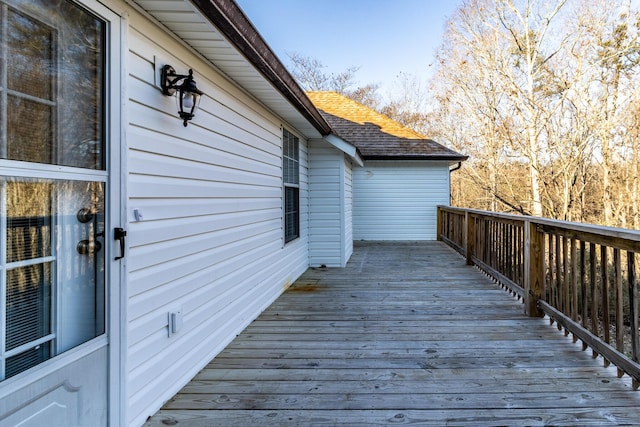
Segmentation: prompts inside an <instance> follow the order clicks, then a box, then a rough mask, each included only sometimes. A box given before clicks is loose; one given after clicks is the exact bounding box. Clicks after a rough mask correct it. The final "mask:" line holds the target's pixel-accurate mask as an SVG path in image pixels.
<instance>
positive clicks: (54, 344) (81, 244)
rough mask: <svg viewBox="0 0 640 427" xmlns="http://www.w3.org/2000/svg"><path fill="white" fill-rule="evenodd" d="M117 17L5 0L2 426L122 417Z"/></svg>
mask: <svg viewBox="0 0 640 427" xmlns="http://www.w3.org/2000/svg"><path fill="white" fill-rule="evenodd" d="M87 4H89V5H90V6H92V7H91V8H89V7H87ZM96 9H97V11H96ZM105 14H106V15H108V16H109V19H111V21H109V20H108V19H106V18H105ZM115 20H116V17H114V16H112V14H111V12H109V11H108V10H106V9H105V8H104V7H103V6H100V5H99V4H98V3H96V2H95V1H94V0H82V1H74V0H55V1H52V0H29V1H25V0H0V28H1V31H0V425H2V426H4V425H8V426H25V427H26V426H43V425H51V426H65V427H66V426H89V425H90V426H106V425H108V423H109V422H110V420H109V416H110V414H111V415H113V414H114V413H115V414H117V411H115V412H114V411H113V410H110V409H109V407H110V405H119V398H118V397H115V398H114V397H113V396H110V393H111V392H113V390H114V388H113V387H111V388H110V385H109V381H110V380H109V378H110V372H109V369H110V366H109V357H110V356H109V355H110V349H109V345H110V342H109V339H110V338H109V336H110V335H114V334H115V335H116V336H117V334H118V332H117V331H114V332H113V333H112V334H107V330H108V329H109V328H107V324H108V322H109V321H110V319H109V315H108V313H110V312H113V311H115V309H114V307H113V306H112V305H110V304H109V301H110V300H111V299H112V293H113V292H116V291H115V290H114V288H115V289H117V285H116V286H115V287H114V286H110V282H115V279H114V277H118V275H117V274H115V273H112V271H113V270H117V263H116V262H115V261H114V256H113V254H110V252H109V250H110V247H109V246H110V243H111V239H110V238H109V236H111V232H110V229H111V227H112V224H113V223H117V221H118V219H117V218H115V219H113V220H112V219H111V218H110V214H109V213H110V212H117V210H118V206H115V205H117V204H118V203H119V199H120V198H119V192H118V191H119V188H118V186H117V185H113V183H112V182H111V177H112V176H113V174H116V176H117V174H118V172H119V170H118V167H119V165H118V161H117V156H112V155H110V153H111V152H115V150H114V149H113V148H112V145H113V144H114V143H113V142H111V141H110V135H111V134H112V132H111V131H110V130H111V129H112V126H113V125H112V124H111V121H112V120H117V119H115V118H114V117H113V116H114V114H113V113H114V111H113V110H112V109H113V107H112V106H111V105H112V102H110V101H115V102H116V103H118V100H113V99H110V98H111V96H110V95H109V94H110V93H112V92H113V90H112V85H113V84H114V80H113V76H117V75H118V70H112V71H114V72H110V69H112V67H113V65H112V64H111V60H110V58H112V57H113V53H111V52H110V49H114V48H117V49H119V45H118V44H115V46H114V38H113V35H112V32H113V31H114V28H113V25H112V24H114V23H115ZM116 27H117V25H116ZM118 37H119V32H118ZM110 76H111V77H110ZM117 79H118V78H117V77H116V80H117ZM111 237H112V236H111ZM111 324H113V323H111ZM110 398H111V400H112V401H111V402H110ZM111 421H112V422H113V423H114V424H115V423H117V422H118V421H117V420H111Z"/></svg>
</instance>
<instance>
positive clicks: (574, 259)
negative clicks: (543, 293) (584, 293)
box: [569, 238, 578, 342]
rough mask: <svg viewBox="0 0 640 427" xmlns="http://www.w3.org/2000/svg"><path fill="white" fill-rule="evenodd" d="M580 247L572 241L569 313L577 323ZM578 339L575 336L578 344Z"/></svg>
mask: <svg viewBox="0 0 640 427" xmlns="http://www.w3.org/2000/svg"><path fill="white" fill-rule="evenodd" d="M577 246H578V245H576V239H574V238H572V239H571V244H570V248H571V249H570V251H571V259H570V260H569V263H570V267H571V271H570V283H571V289H570V290H569V294H570V296H571V304H570V308H569V313H570V314H571V320H573V321H574V322H576V321H577V320H578V256H577V253H578V248H577ZM577 340H578V337H577V336H576V335H575V334H574V335H573V342H576V341H577Z"/></svg>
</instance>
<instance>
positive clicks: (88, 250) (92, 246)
mask: <svg viewBox="0 0 640 427" xmlns="http://www.w3.org/2000/svg"><path fill="white" fill-rule="evenodd" d="M100 249H102V243H100V242H98V241H97V240H94V241H89V240H80V241H79V242H78V244H77V245H76V251H78V253H79V254H80V255H90V254H92V253H94V252H98V251H99V250H100Z"/></svg>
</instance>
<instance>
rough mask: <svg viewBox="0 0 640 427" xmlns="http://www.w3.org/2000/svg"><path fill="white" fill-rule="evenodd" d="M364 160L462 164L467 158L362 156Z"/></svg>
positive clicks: (446, 156)
mask: <svg viewBox="0 0 640 427" xmlns="http://www.w3.org/2000/svg"><path fill="white" fill-rule="evenodd" d="M362 158H363V159H364V160H425V161H426V160H429V161H434V160H436V161H443V162H444V161H446V162H464V161H465V160H467V159H468V158H469V156H463V155H451V156H448V155H443V156H438V155H435V156H434V155H413V156H412V155H397V156H394V155H380V156H376V155H364V156H362Z"/></svg>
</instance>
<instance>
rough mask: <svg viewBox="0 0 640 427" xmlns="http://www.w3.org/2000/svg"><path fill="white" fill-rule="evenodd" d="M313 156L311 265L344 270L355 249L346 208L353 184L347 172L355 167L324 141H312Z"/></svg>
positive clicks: (310, 188)
mask: <svg viewBox="0 0 640 427" xmlns="http://www.w3.org/2000/svg"><path fill="white" fill-rule="evenodd" d="M309 157H310V159H311V160H310V171H309V173H310V182H311V184H310V187H309V209H310V214H309V221H310V231H309V233H310V236H309V264H310V265H311V266H316V267H317V266H321V265H326V266H327V267H344V265H345V264H346V262H347V260H348V259H349V256H351V252H352V248H353V243H352V241H351V232H350V231H349V232H348V233H347V230H350V228H351V227H350V222H351V218H350V213H349V212H348V211H350V207H349V208H348V209H347V208H345V203H346V202H347V198H346V194H347V190H346V188H347V181H350V179H348V176H350V173H349V174H348V173H347V172H346V169H347V166H348V168H349V169H350V168H351V164H350V163H349V162H347V161H345V155H344V153H343V152H341V151H339V150H337V149H335V148H333V147H332V146H330V145H328V144H327V143H326V142H324V141H312V143H311V148H310V151H309ZM348 187H349V189H350V187H351V183H350V182H349V183H348ZM349 193H350V190H349ZM349 199H350V196H349ZM349 203H350V201H349ZM347 216H348V218H347ZM347 234H348V235H347Z"/></svg>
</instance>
